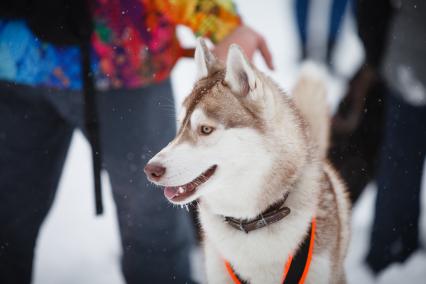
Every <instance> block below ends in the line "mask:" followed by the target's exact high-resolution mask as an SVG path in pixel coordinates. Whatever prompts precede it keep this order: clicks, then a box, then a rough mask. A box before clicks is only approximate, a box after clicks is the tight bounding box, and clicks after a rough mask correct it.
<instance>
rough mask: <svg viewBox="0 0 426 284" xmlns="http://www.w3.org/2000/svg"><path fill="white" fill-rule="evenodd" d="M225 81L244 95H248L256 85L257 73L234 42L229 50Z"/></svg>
mask: <svg viewBox="0 0 426 284" xmlns="http://www.w3.org/2000/svg"><path fill="white" fill-rule="evenodd" d="M225 82H226V84H227V85H228V86H229V87H230V88H231V90H232V91H233V92H234V93H236V94H239V95H242V96H247V95H248V93H249V92H250V91H251V90H254V89H255V87H256V73H255V71H254V70H253V68H252V66H251V65H250V63H249V61H248V60H247V58H246V56H245V55H244V53H243V51H242V50H241V48H240V47H239V46H238V45H236V44H232V45H231V47H230V48H229V51H228V57H227V59H226V74H225Z"/></svg>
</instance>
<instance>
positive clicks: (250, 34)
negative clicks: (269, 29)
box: [213, 25, 274, 70]
mask: <svg viewBox="0 0 426 284" xmlns="http://www.w3.org/2000/svg"><path fill="white" fill-rule="evenodd" d="M233 43H236V44H238V45H239V46H240V47H241V48H242V49H243V50H244V52H245V54H246V55H247V57H248V59H249V60H250V61H251V60H252V59H253V55H254V53H255V52H256V51H257V50H259V51H260V54H261V55H262V57H263V59H264V60H265V63H266V65H267V66H268V68H269V69H271V70H273V69H274V65H273V63H272V56H271V52H270V51H269V48H268V45H267V44H266V41H265V39H264V38H263V36H261V35H260V34H259V33H257V32H256V31H254V30H253V29H251V28H250V27H248V26H245V25H242V26H240V27H238V28H236V29H235V30H234V31H233V32H232V33H231V34H229V35H228V36H227V37H225V38H224V39H223V40H222V41H221V42H219V43H217V44H216V45H215V47H214V49H213V53H214V54H215V55H216V56H217V58H219V59H220V60H222V61H223V62H225V61H226V55H227V54H228V48H229V46H230V45H231V44H233Z"/></svg>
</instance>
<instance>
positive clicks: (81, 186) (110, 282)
mask: <svg viewBox="0 0 426 284" xmlns="http://www.w3.org/2000/svg"><path fill="white" fill-rule="evenodd" d="M323 1H329V0H323ZM236 2H237V5H238V7H239V10H240V12H241V14H242V15H243V17H244V21H245V22H246V23H247V24H249V25H251V26H252V27H254V28H255V29H257V30H258V31H259V32H260V33H261V34H262V35H263V36H264V37H265V38H266V39H267V41H268V42H269V44H270V47H271V50H272V53H273V55H274V60H275V66H276V71H275V72H273V73H271V72H268V74H270V75H271V76H272V77H273V78H274V79H275V80H277V82H279V84H280V85H281V86H282V87H283V88H284V89H285V90H291V86H292V84H293V83H294V81H295V78H296V74H297V67H296V62H297V60H296V58H297V55H298V52H297V49H298V43H297V37H296V34H295V30H294V25H293V21H294V18H293V14H292V10H291V3H292V1H289V0H288V1H280V0H265V1H261V2H260V1H256V0H245V1H242V0H239V1H236ZM324 18H325V17H324ZM351 24H352V23H351V22H350V21H347V22H345V26H344V32H343V35H342V38H344V40H343V41H342V43H341V44H340V45H339V47H338V50H337V52H336V53H337V54H336V57H335V59H336V62H337V63H338V64H337V67H336V69H337V70H338V73H339V76H338V77H339V78H335V77H332V76H330V77H329V80H328V81H329V86H328V87H329V92H330V104H331V105H332V106H335V105H336V103H337V101H338V98H339V96H340V95H341V93H342V92H343V90H344V84H343V82H344V81H343V80H342V78H345V77H346V78H347V77H349V76H350V74H351V73H352V72H353V71H354V70H355V69H356V68H357V64H359V62H360V58H362V56H363V55H362V51H361V50H360V47H359V43H358V42H357V40H356V37H354V34H353V30H352V32H351ZM180 36H181V38H182V39H183V40H184V42H185V44H187V45H191V44H193V38H192V36H191V35H189V32H188V31H187V30H185V29H183V30H182V31H180ZM255 62H256V65H258V66H260V68H261V69H262V70H266V67H265V65H264V64H263V62H262V61H261V60H260V59H259V58H256V59H255ZM193 74H194V66H193V64H192V62H191V60H187V59H185V60H181V61H180V62H179V63H178V66H177V67H176V68H175V70H174V72H173V86H174V90H175V93H176V101H177V105H179V102H180V101H181V100H182V98H183V97H184V95H185V94H187V93H188V91H189V90H190V88H191V86H192V83H193V78H194V76H193ZM89 151H90V149H89V146H88V143H87V142H86V141H85V140H84V138H83V136H82V135H81V133H80V132H79V131H76V132H75V135H74V138H73V142H72V145H71V149H70V151H69V155H68V160H67V162H66V165H65V170H64V173H63V176H62V178H61V182H60V186H59V191H58V194H57V196H56V200H55V203H54V205H53V208H52V210H51V212H50V214H49V216H48V218H47V220H46V221H45V223H44V225H43V227H42V229H41V233H40V236H39V240H38V242H37V249H36V259H35V271H34V283H35V284H75V283H78V284H98V283H99V284H121V283H124V281H123V277H122V275H121V273H120V268H119V256H120V253H121V248H120V245H119V235H118V231H117V229H118V226H117V220H116V217H115V214H116V213H115V206H114V204H113V202H112V199H111V193H110V187H109V182H108V176H107V175H106V174H105V175H104V176H103V184H104V189H105V193H106V194H105V196H104V202H105V209H106V210H105V214H104V215H103V216H102V217H95V216H94V205H93V204H94V202H93V188H92V171H91V160H90V152H89ZM425 179H426V178H425V177H424V179H423V181H424V182H423V192H424V188H425V184H426V180H425ZM159 194H160V193H159ZM374 196H375V188H374V185H370V186H369V187H368V188H367V190H366V191H365V192H364V194H363V195H362V197H361V200H360V201H359V203H358V204H357V205H356V207H355V208H354V210H353V218H352V219H353V223H352V225H353V227H352V242H351V246H350V249H349V255H348V258H347V262H346V267H347V272H348V279H349V283H354V284H355V283H366V284H368V283H383V284H385V283H386V284H389V283H401V282H404V283H410V284H411V283H413V284H415V283H424V282H425V281H424V279H425V278H426V270H425V269H424V268H425V267H426V252H425V250H422V251H419V252H418V253H416V254H415V255H413V256H412V257H411V258H410V259H409V260H408V261H407V262H406V263H404V264H402V265H400V264H395V265H393V266H392V267H390V268H389V269H387V270H386V271H385V272H384V273H383V274H382V275H381V276H380V277H378V278H377V279H374V278H373V277H372V276H371V274H370V273H369V272H368V270H367V269H366V267H365V266H364V265H363V263H362V261H363V258H364V256H365V253H366V249H367V245H368V236H369V231H370V226H371V220H372V212H373V202H374ZM422 202H423V208H426V196H425V194H423V197H422ZM424 211H426V210H423V214H422V219H421V223H422V225H423V226H422V235H423V241H425V240H426V232H425V230H426V218H425V215H426V214H425V212H424ZM196 257H200V255H196ZM200 269H201V268H197V271H198V273H197V274H198V275H199V274H200V273H199V272H200Z"/></svg>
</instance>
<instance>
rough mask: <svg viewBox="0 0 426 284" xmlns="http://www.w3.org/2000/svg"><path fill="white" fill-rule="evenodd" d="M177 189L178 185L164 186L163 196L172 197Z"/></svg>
mask: <svg viewBox="0 0 426 284" xmlns="http://www.w3.org/2000/svg"><path fill="white" fill-rule="evenodd" d="M177 191H178V187H175V186H173V187H170V186H166V187H165V188H164V196H165V197H166V198H167V199H172V198H173V197H175V196H176V195H177Z"/></svg>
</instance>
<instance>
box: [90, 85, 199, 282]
mask: <svg viewBox="0 0 426 284" xmlns="http://www.w3.org/2000/svg"><path fill="white" fill-rule="evenodd" d="M98 95H99V113H100V128H101V139H102V140H101V143H102V151H103V157H104V166H105V168H106V169H107V171H108V173H109V175H110V180H111V185H112V190H113V197H114V199H115V203H116V206H117V214H118V221H119V226H120V233H121V240H122V245H123V259H122V269H123V274H124V277H125V279H126V281H127V283H129V284H132V283H186V282H190V275H189V274H190V272H189V247H190V245H191V244H192V238H193V230H192V226H191V225H190V221H189V216H188V214H187V212H186V211H184V210H182V209H180V208H173V206H172V205H171V204H169V203H168V202H167V201H166V199H165V197H164V196H163V193H162V190H161V189H159V188H154V186H153V185H151V184H150V183H149V182H148V181H147V179H146V177H145V174H144V172H143V168H144V165H145V164H146V162H147V161H148V160H149V159H150V158H151V157H152V156H153V155H154V154H155V153H157V152H158V151H159V150H161V148H162V147H164V146H165V145H166V144H167V143H168V142H170V141H171V139H172V138H173V137H174V135H175V127H176V120H175V114H174V102H173V96H172V90H171V86H170V83H169V82H168V81H167V82H164V83H162V84H160V85H153V86H150V87H147V88H142V89H138V90H132V91H110V92H105V93H99V94H98Z"/></svg>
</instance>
